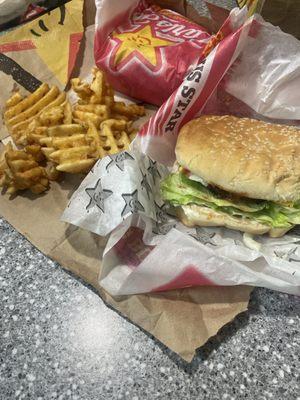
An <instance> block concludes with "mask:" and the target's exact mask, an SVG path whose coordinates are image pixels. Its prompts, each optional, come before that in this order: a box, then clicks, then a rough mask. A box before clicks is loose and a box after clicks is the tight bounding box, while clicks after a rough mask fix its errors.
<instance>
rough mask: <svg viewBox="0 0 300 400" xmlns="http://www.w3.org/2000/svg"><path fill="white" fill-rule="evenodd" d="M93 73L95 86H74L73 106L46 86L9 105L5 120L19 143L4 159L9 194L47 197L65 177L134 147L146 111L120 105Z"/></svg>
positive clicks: (0, 181)
mask: <svg viewBox="0 0 300 400" xmlns="http://www.w3.org/2000/svg"><path fill="white" fill-rule="evenodd" d="M92 73H93V79H92V82H91V83H90V84H88V83H87V82H84V81H82V80H81V79H80V78H74V79H73V80H72V81H71V84H72V89H73V90H74V92H75V93H76V94H77V96H78V101H77V103H76V104H74V105H71V104H70V102H69V100H68V98H67V95H66V93H65V92H60V91H59V89H58V88H57V87H55V86H53V87H49V86H48V85H47V84H46V83H43V84H42V85H41V86H40V87H39V88H38V89H37V90H36V91H35V92H33V93H31V94H30V95H28V96H27V97H22V96H21V95H20V94H19V92H17V93H15V94H14V95H13V96H12V97H11V98H10V99H9V100H8V101H7V102H6V107H5V111H4V115H3V119H4V123H5V125H6V127H7V129H8V131H9V133H10V136H11V139H12V141H13V143H14V146H13V145H12V143H9V144H8V145H7V146H6V147H5V149H4V152H3V153H2V154H1V157H0V187H3V188H4V189H5V190H6V191H7V193H9V194H15V193H16V192H17V191H19V190H25V189H30V190H31V191H32V192H33V193H42V192H44V191H45V190H47V189H48V188H49V181H51V180H58V179H59V177H60V175H61V173H62V172H67V173H87V172H88V171H89V170H90V169H91V167H92V166H93V165H94V163H95V162H96V161H97V160H98V159H99V158H103V157H105V156H107V155H110V154H115V153H118V152H120V151H123V150H127V149H128V148H129V145H130V143H131V142H132V140H133V139H134V137H135V135H136V130H135V129H134V128H133V126H132V124H133V121H135V120H136V119H137V118H139V117H141V116H143V115H145V110H144V107H143V106H139V105H137V104H129V105H126V104H125V103H123V102H118V101H115V99H114V91H113V88H112V87H111V86H110V85H109V84H108V83H107V81H106V79H105V76H104V74H103V72H102V71H100V70H98V69H97V68H93V70H92Z"/></svg>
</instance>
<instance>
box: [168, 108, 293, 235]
mask: <svg viewBox="0 0 300 400" xmlns="http://www.w3.org/2000/svg"><path fill="white" fill-rule="evenodd" d="M175 151H176V158H177V163H176V172H175V173H172V174H171V175H169V176H168V177H167V178H166V179H165V180H164V181H163V182H162V184H161V190H162V196H163V199H164V200H165V201H167V202H169V203H170V204H172V205H173V206H175V208H176V213H177V215H178V217H179V219H180V220H181V221H182V222H183V223H184V224H185V225H187V226H191V227H192V226H197V225H198V226H225V227H227V228H231V229H236V230H239V231H242V232H248V233H252V234H264V233H268V234H269V235H270V236H271V237H280V236H282V235H284V234H285V233H286V232H287V231H288V230H290V229H291V228H293V226H294V225H295V224H300V130H298V129H296V128H294V127H291V126H285V125H275V124H269V123H265V122H262V121H257V120H254V119H247V118H236V117H233V116H228V115H226V116H211V115H209V116H202V117H200V118H198V119H195V120H192V121H190V122H189V123H188V124H186V125H185V126H184V127H183V128H182V129H181V131H180V133H179V136H178V140H177V144H176V150H175Z"/></svg>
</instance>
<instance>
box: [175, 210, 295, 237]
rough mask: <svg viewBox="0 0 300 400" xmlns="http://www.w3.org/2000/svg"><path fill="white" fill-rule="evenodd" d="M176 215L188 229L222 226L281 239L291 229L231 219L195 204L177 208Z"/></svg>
mask: <svg viewBox="0 0 300 400" xmlns="http://www.w3.org/2000/svg"><path fill="white" fill-rule="evenodd" d="M176 213H177V216H178V218H179V219H180V221H181V222H182V223H183V224H184V225H186V226H189V227H194V226H219V227H221V226H224V227H226V228H230V229H234V230H237V231H241V232H247V233H251V234H253V235H263V234H264V233H268V234H269V236H271V237H281V236H283V235H284V234H285V233H286V232H287V231H289V230H290V229H291V228H292V227H291V228H288V229H286V228H271V227H270V226H269V225H266V224H262V223H260V222H257V221H254V220H250V219H247V218H246V219H245V218H238V217H233V216H231V215H228V214H225V213H222V212H219V211H215V210H212V209H211V208H208V207H201V206H197V205H195V204H191V205H186V206H181V207H177V209H176Z"/></svg>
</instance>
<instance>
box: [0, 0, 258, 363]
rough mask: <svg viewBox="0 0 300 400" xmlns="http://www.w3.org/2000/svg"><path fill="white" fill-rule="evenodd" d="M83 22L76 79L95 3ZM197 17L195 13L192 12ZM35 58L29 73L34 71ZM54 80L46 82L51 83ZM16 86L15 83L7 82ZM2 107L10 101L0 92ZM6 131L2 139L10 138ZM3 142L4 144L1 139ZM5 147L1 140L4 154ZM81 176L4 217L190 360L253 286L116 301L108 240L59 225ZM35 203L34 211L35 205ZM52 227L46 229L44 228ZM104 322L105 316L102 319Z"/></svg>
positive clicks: (2, 209) (2, 205) (2, 204)
mask: <svg viewBox="0 0 300 400" xmlns="http://www.w3.org/2000/svg"><path fill="white" fill-rule="evenodd" d="M85 5H86V7H87V8H86V9H85V13H84V17H85V18H84V19H85V21H87V22H88V24H87V25H86V26H88V28H87V29H86V30H85V35H84V38H83V46H81V48H80V53H79V58H78V59H77V61H76V65H75V69H74V70H75V72H74V74H75V75H74V76H76V75H77V76H82V77H85V76H86V75H87V73H88V72H89V71H90V68H91V67H92V66H93V35H94V29H93V26H90V24H91V23H92V22H93V20H94V11H93V8H92V6H93V1H90V0H88V1H85ZM193 15H194V16H195V17H197V15H196V14H193ZM35 62H36V58H35V57H33V58H32V59H31V64H29V65H28V71H29V72H30V71H31V68H34V63H35ZM51 79H52V77H51V75H50V76H49V79H45V80H46V81H47V82H48V83H51ZM8 83H9V84H10V85H11V87H12V86H13V80H11V81H8ZM0 100H1V101H0V103H1V105H2V104H3V103H4V101H5V100H6V98H5V97H3V92H1V93H0ZM7 135H8V134H7V132H3V136H2V138H4V137H7ZM2 143H3V141H2ZM2 147H3V145H2V144H1V142H0V152H1V151H2ZM81 180H82V176H73V175H67V176H66V177H65V179H64V180H63V181H62V182H61V183H60V184H57V183H56V182H53V184H52V186H51V190H49V191H48V192H47V193H45V194H44V195H41V196H35V195H33V194H31V193H22V194H21V195H19V196H17V197H15V198H14V199H10V198H9V196H7V195H3V196H0V215H1V216H2V217H3V218H5V219H6V220H7V221H8V222H9V223H10V224H12V225H13V226H14V227H15V228H16V229H17V230H18V231H19V232H20V233H22V234H23V235H24V236H25V237H26V238H27V239H28V240H30V242H31V243H33V245H35V246H36V247H37V248H38V249H39V250H40V251H42V252H43V253H44V254H46V255H47V256H49V257H51V258H52V259H54V260H56V261H58V262H59V263H60V264H61V265H62V266H63V267H64V268H65V269H67V270H69V271H71V272H72V273H73V274H75V275H76V276H79V277H80V278H82V279H83V280H84V281H85V282H87V283H88V284H91V285H93V286H94V288H95V289H96V290H97V291H99V293H100V295H101V297H102V298H103V300H104V301H105V302H106V303H107V304H108V305H110V306H111V307H113V308H114V309H115V310H117V311H118V312H120V313H121V314H122V315H124V316H125V317H127V318H128V319H129V320H130V321H131V322H133V323H134V324H136V325H138V326H139V327H141V328H142V329H144V330H145V331H146V332H148V333H149V334H150V335H153V336H154V337H155V338H157V339H158V340H159V341H160V342H161V343H163V344H164V345H165V346H167V347H169V348H170V349H171V350H172V351H174V352H176V353H177V354H179V355H180V356H181V357H182V358H183V359H185V360H186V361H191V360H192V358H193V356H194V354H195V351H196V349H197V348H198V347H200V346H202V345H203V344H204V343H205V342H206V341H207V340H208V339H209V338H210V337H211V336H213V335H215V334H216V333H217V332H218V330H219V329H220V328H221V327H222V326H224V325H225V324H227V323H228V322H230V321H231V320H232V319H233V318H234V317H235V316H236V315H237V314H239V313H240V312H243V311H245V310H246V309H247V305H248V301H249V295H250V292H251V288H249V287H244V286H243V287H224V288H218V287H216V288H215V287H203V288H187V289H181V290H172V291H169V292H164V293H159V294H145V295H133V296H121V297H112V296H110V295H109V294H108V293H107V292H106V291H105V290H104V289H103V288H101V287H100V285H99V283H98V276H99V274H100V273H101V259H102V253H103V250H104V247H105V245H106V242H107V239H106V238H104V239H103V238H101V237H99V236H98V235H95V234H92V233H91V232H88V231H85V230H83V229H80V228H77V227H70V226H69V225H66V224H65V223H63V222H61V221H60V216H61V214H62V212H63V210H64V208H65V207H66V205H67V204H68V201H69V199H70V197H71V196H72V194H73V192H74V190H75V188H76V187H77V186H78V185H79V184H80V182H81ZM33 205H34V207H33ZM45 223H47V229H45ZM99 318H101V315H99Z"/></svg>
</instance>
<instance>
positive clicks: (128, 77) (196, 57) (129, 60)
mask: <svg viewBox="0 0 300 400" xmlns="http://www.w3.org/2000/svg"><path fill="white" fill-rule="evenodd" d="M96 3H97V10H98V11H97V17H96V34H95V62H96V64H97V66H98V67H99V68H101V69H102V70H104V71H105V72H106V74H107V77H108V79H109V81H110V83H111V84H112V86H113V87H114V88H115V89H116V90H117V91H119V92H121V93H124V94H126V95H128V96H130V97H133V98H136V99H139V100H143V101H145V102H147V103H152V104H155V105H161V104H162V103H163V102H164V101H165V100H166V99H167V98H168V97H169V96H170V95H171V94H172V92H173V91H174V90H175V89H176V88H177V87H178V86H179V85H180V84H181V82H182V80H183V78H184V77H185V76H186V74H187V73H188V72H189V71H191V70H192V69H193V68H194V67H195V66H196V65H197V64H198V63H199V62H200V61H201V60H202V59H203V58H204V54H203V50H204V48H205V46H206V43H207V42H208V40H209V39H210V37H211V36H210V35H209V34H208V33H207V31H206V30H205V29H204V28H202V27H201V26H199V25H197V24H195V23H194V22H192V21H190V20H188V19H187V18H185V17H183V16H182V15H180V14H178V13H176V12H174V11H170V10H166V9H161V8H160V7H158V6H157V5H151V6H150V5H148V4H147V2H146V1H144V0H142V1H136V0H131V1H128V0H127V1H125V2H122V4H120V3H121V2H120V1H118V0H97V1H96Z"/></svg>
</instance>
